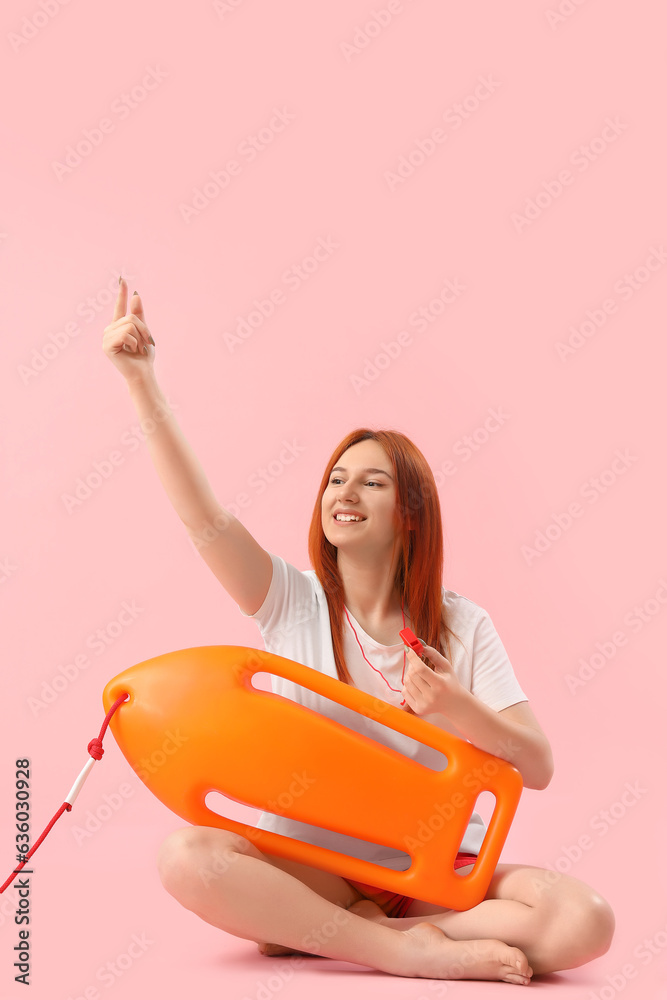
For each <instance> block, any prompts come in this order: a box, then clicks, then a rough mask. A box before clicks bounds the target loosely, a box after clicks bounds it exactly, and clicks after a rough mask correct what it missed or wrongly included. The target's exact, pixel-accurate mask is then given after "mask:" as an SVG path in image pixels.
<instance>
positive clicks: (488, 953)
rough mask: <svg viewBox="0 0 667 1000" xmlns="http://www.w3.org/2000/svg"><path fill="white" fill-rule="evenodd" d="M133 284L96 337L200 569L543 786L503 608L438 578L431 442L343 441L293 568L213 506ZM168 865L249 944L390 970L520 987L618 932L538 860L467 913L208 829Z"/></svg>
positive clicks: (207, 910)
mask: <svg viewBox="0 0 667 1000" xmlns="http://www.w3.org/2000/svg"><path fill="white" fill-rule="evenodd" d="M127 292H128V289H127V285H126V283H125V281H123V280H121V281H120V287H119V292H118V298H117V301H116V306H115V311H114V317H113V321H112V322H111V324H110V325H109V326H107V327H106V329H105V331H104V340H103V350H104V352H105V354H106V355H107V356H108V357H109V359H110V360H111V361H112V362H113V363H114V365H115V366H116V367H117V368H118V370H119V371H120V373H121V375H123V377H124V378H125V380H126V383H127V386H128V389H129V392H130V396H131V399H132V401H133V403H134V405H135V407H136V410H137V413H138V415H139V417H140V418H141V419H142V420H144V419H147V418H151V417H153V418H154V417H156V416H159V420H156V421H155V429H154V431H152V432H151V433H150V434H148V436H147V442H148V449H149V452H150V455H151V458H152V460H153V462H154V464H155V467H156V470H157V473H158V475H159V477H160V479H161V481H162V484H163V485H164V488H165V490H166V492H167V495H168V496H169V499H170V500H171V502H172V504H173V506H174V508H175V510H176V512H177V513H178V515H179V516H180V518H181V520H182V521H183V523H184V525H185V528H186V530H187V531H188V533H189V535H190V537H191V539H192V540H193V542H194V543H195V545H196V547H197V549H198V551H199V552H200V553H201V555H202V558H203V559H204V561H205V562H206V564H207V565H208V566H209V568H210V569H211V570H212V572H213V573H214V574H215V575H216V577H217V578H218V580H219V581H220V583H221V584H222V585H223V587H224V588H225V589H226V590H227V592H228V593H229V594H230V595H231V597H232V598H233V600H234V601H235V602H236V603H237V605H238V607H239V610H240V611H241V613H242V614H243V615H245V616H248V617H252V618H253V619H255V621H256V622H257V624H258V627H259V629H260V632H261V635H262V638H263V639H264V644H265V647H266V649H267V650H269V651H270V652H275V653H278V654H279V655H281V656H286V657H289V658H291V659H294V660H297V661H298V662H302V663H305V664H306V665H307V666H310V667H312V668H315V669H318V670H322V671H323V672H326V673H329V674H330V675H332V676H334V677H338V678H339V679H340V680H342V681H345V682H347V683H351V684H354V685H355V686H357V687H359V688H361V689H363V690H366V691H368V692H369V693H370V694H372V695H375V696H376V697H378V698H381V699H382V700H383V701H386V702H389V703H390V704H393V705H396V706H399V707H401V708H403V710H405V711H407V712H414V713H415V714H417V715H419V716H420V717H422V718H425V719H426V720H427V721H429V722H432V723H433V724H435V725H437V726H440V727H441V728H443V729H446V730H448V731H450V732H453V733H454V734H455V735H457V736H460V737H461V738H463V739H467V740H469V741H470V742H471V743H473V744H474V745H475V746H478V747H480V748H481V749H482V750H486V751H487V752H489V753H493V754H496V755H497V756H498V757H502V758H504V759H506V760H509V761H510V762H511V763H512V764H513V765H514V766H515V767H516V768H517V769H518V770H519V771H520V772H521V774H522V777H523V782H524V785H525V786H526V787H527V788H538V789H542V788H546V786H547V785H548V784H549V781H550V780H551V776H552V772H553V762H552V756H551V748H550V746H549V742H548V740H547V738H546V736H545V735H544V733H543V732H542V729H541V728H540V725H539V723H538V721H537V719H536V718H535V716H534V714H533V712H532V710H531V708H530V706H529V703H528V699H527V698H526V695H525V694H524V693H523V691H522V689H521V688H520V687H519V684H518V682H517V680H516V677H515V676H514V673H513V670H512V667H511V665H510V663H509V660H508V658H507V654H506V652H505V650H504V647H503V645H502V643H501V641H500V638H499V637H498V634H497V632H496V631H495V629H494V627H493V624H492V622H491V619H490V618H489V616H488V614H487V613H486V611H484V609H482V608H480V607H479V606H478V605H476V604H474V602H472V601H470V600H468V599H467V598H465V597H462V596H461V595H460V594H457V593H455V592H454V591H450V590H446V589H445V588H444V587H443V586H442V584H441V580H442V569H443V546H442V525H441V517H440V506H439V502H438V494H437V489H436V486H435V481H434V479H433V475H432V472H431V470H430V468H429V466H428V464H427V463H426V461H425V459H424V457H423V455H422V454H421V452H420V451H419V450H418V449H417V448H416V447H415V445H414V444H412V442H411V441H409V439H408V438H406V437H405V436H404V435H402V434H400V433H398V432H394V431H370V430H367V429H361V430H359V431H355V432H353V433H351V434H349V435H348V436H347V437H346V438H345V439H344V441H342V442H341V444H340V445H339V446H338V447H337V448H336V449H335V451H334V453H333V455H332V456H331V459H330V460H329V462H328V463H327V468H326V470H325V473H324V476H323V478H322V481H321V483H320V489H319V493H318V499H317V502H316V505H315V510H314V513H313V518H312V522H311V525H310V533H309V556H310V559H311V562H312V564H313V567H314V569H312V570H308V571H305V572H300V571H299V570H297V569H296V568H295V567H294V566H292V565H291V564H290V563H288V562H286V561H285V560H284V559H282V558H281V557H279V556H276V555H274V554H272V553H270V552H267V551H266V550H265V549H263V548H262V547H261V546H260V545H259V544H258V543H257V542H256V541H255V539H254V538H253V537H252V535H250V534H249V532H248V531H247V530H246V529H245V528H244V526H243V525H242V524H241V523H240V521H238V519H237V518H235V517H233V516H232V515H231V514H230V513H229V512H228V511H226V510H224V508H222V507H221V505H220V504H219V503H218V501H217V500H216V498H215V496H214V495H213V493H212V491H211V488H210V485H209V483H208V482H207V480H206V477H205V475H204V473H203V471H202V469H201V466H200V465H199V463H198V462H197V459H196V458H195V456H194V454H193V452H192V450H191V449H190V447H189V445H188V443H187V442H186V440H185V438H184V437H183V434H182V433H181V431H180V428H179V427H178V425H177V423H176V420H175V418H174V415H173V413H172V412H171V410H170V408H169V405H168V403H167V401H166V399H165V397H164V395H163V394H162V392H161V390H160V389H159V387H158V384H157V381H156V378H155V373H154V368H153V360H154V356H155V345H154V341H153V338H152V336H151V334H150V331H149V330H148V327H147V326H146V321H145V317H144V313H143V307H142V303H141V300H140V298H139V296H138V294H137V293H136V292H135V293H134V295H133V296H132V298H131V299H130V302H129V306H128V296H127ZM406 625H407V626H409V627H410V628H411V629H412V631H413V632H414V633H415V634H416V635H417V636H419V637H420V638H422V641H423V643H424V648H425V653H426V656H427V659H428V661H429V664H430V666H427V665H426V664H425V663H424V661H423V660H422V659H420V658H419V657H418V656H416V654H415V653H414V652H413V651H412V650H409V649H407V648H406V647H405V646H404V644H403V643H402V642H401V640H400V636H399V634H398V633H399V631H400V629H402V628H404V627H405V626H406ZM273 683H274V687H273V689H274V690H275V691H277V693H279V694H283V695H285V696H287V697H291V698H293V699H294V700H296V701H301V702H302V703H303V704H306V705H310V706H311V707H315V708H316V709H317V710H319V711H321V712H323V713H325V714H328V715H330V716H332V717H333V713H334V709H333V707H332V706H333V703H331V702H329V701H328V700H327V699H322V700H321V701H317V698H318V696H316V695H314V694H313V693H312V692H309V691H307V690H306V689H305V688H301V687H300V686H299V685H294V684H291V682H287V681H283V680H282V679H277V678H274V679H273ZM344 711H348V710H344ZM350 714H351V715H355V714H354V713H350ZM345 724H347V725H354V728H356V729H358V731H360V732H366V733H367V734H368V735H371V736H373V738H375V739H377V740H379V741H380V742H383V743H385V744H386V745H388V746H393V747H394V748H395V749H398V750H399V751H400V752H402V753H406V754H407V755H408V756H411V757H413V758H414V759H415V760H417V761H419V762H422V763H428V759H429V752H430V754H431V755H433V753H435V751H432V750H431V749H430V748H427V747H423V746H422V745H421V744H418V743H416V741H409V740H408V739H407V738H406V737H404V736H402V734H398V733H395V732H394V731H393V730H390V729H389V728H387V727H383V726H381V725H380V724H379V723H377V722H373V721H371V720H365V719H364V718H362V717H360V716H356V715H355V721H354V723H352V722H350V721H349V718H348V719H346V722H345ZM332 766H335V762H332ZM431 766H438V765H437V763H433V764H432V765H431ZM399 807H400V800H399ZM258 826H259V827H262V828H263V829H271V830H275V831H277V832H279V833H284V834H286V835H288V836H294V837H296V838H297V839H302V840H306V841H310V842H312V843H319V844H322V845H323V846H330V847H334V848H336V849H338V850H341V851H344V852H345V853H348V854H352V855H355V856H357V857H362V858H366V859H368V860H371V861H375V862H376V863H384V864H385V865H386V866H387V867H390V868H394V869H395V870H405V869H406V868H407V867H408V865H409V856H408V855H406V854H400V853H397V852H395V851H394V852H392V851H391V850H390V849H389V848H386V847H382V845H377V844H369V843H366V842H365V841H360V840H357V839H355V838H350V837H344V836H343V835H341V834H338V833H335V832H334V831H328V830H322V829H320V828H317V827H311V826H309V825H307V824H303V823H296V822H295V821H292V820H289V819H288V818H287V817H284V816H279V815H276V814H273V813H263V814H262V816H261V817H260V821H259V823H258ZM483 835H484V825H483V823H482V820H481V818H480V817H479V816H477V814H473V816H472V817H471V820H470V823H469V826H468V830H467V831H466V835H465V837H464V840H463V842H462V844H461V851H460V853H459V858H458V860H457V865H458V866H459V867H460V870H461V873H462V874H466V873H467V872H468V871H469V870H470V863H471V861H474V858H475V856H476V854H477V852H478V850H479V848H480V845H481V842H482V839H483ZM158 868H159V873H160V878H161V880H162V883H163V885H164V887H165V889H166V890H167V891H168V892H169V893H170V894H171V895H172V896H174V897H175V898H176V899H177V900H178V901H179V902H180V903H181V904H182V905H183V906H185V907H186V908H187V909H189V910H192V911H193V912H194V913H196V914H197V915H198V916H200V917H201V918H202V919H203V920H205V921H207V922H208V923H210V924H212V925H214V926H215V927H219V928H221V929H222V930H225V931H227V932H228V933H230V934H233V935H235V936H237V937H241V938H245V939H247V940H250V941H256V942H257V943H258V945H259V949H260V951H261V952H262V953H264V954H271V955H276V954H291V953H294V952H296V953H297V954H320V955H324V956H327V957H329V958H334V959H340V960H346V961H350V962H356V963H358V964H360V965H366V966H371V967H373V968H377V969H379V970H382V971H385V972H388V973H391V974H393V975H398V976H407V977H426V978H429V979H496V980H504V981H505V982H510V983H516V984H520V985H527V984H529V983H530V981H531V977H532V976H533V975H540V974H543V973H548V972H555V971H557V970H563V969H571V968H575V967H576V966H579V965H583V964H584V963H586V962H589V961H591V959H594V958H597V957H598V956H600V955H602V954H604V953H605V952H606V951H607V949H608V948H609V945H610V943H611V939H612V935H613V931H614V915H613V912H612V910H611V907H610V906H609V904H608V902H607V901H606V900H605V899H604V898H603V897H602V896H601V895H600V894H599V893H597V892H595V891H594V890H593V889H591V888H590V887H589V886H588V885H586V884H585V883H584V882H581V881H579V879H576V878H573V877H571V876H568V875H561V874H559V873H557V872H553V871H547V870H545V869H541V868H537V867H534V866H531V865H519V864H499V865H498V866H497V868H496V871H495V873H494V875H493V878H492V880H491V884H490V885H489V889H488V891H487V893H486V896H485V899H484V900H482V902H480V903H479V904H478V905H477V906H474V907H472V908H471V909H469V910H464V911H460V912H459V911H457V910H444V911H443V910H442V908H439V907H437V906H434V905H433V904H430V903H427V902H424V901H421V900H418V899H415V900H413V899H410V898H409V897H404V896H400V895H398V894H392V893H390V892H385V891H383V890H382V889H379V888H377V887H375V886H370V885H366V884H364V883H360V882H355V881H353V880H349V879H344V878H341V877H339V876H337V875H332V874H330V873H328V872H324V871H320V870H318V869H315V868H312V867H310V866H308V865H304V864H299V863H297V862H294V861H290V860H285V859H283V858H278V857H275V856H273V855H270V854H265V853H262V852H261V851H259V850H258V849H257V848H256V847H255V846H254V845H253V844H252V843H250V841H248V840H247V839H245V838H244V837H241V836H238V835H237V834H234V833H232V832H231V831H226V830H221V829H218V828H214V827H194V826H187V827H185V828H183V829H179V830H176V831H175V832H173V833H172V834H170V835H169V836H168V837H167V838H166V840H165V841H164V843H163V844H162V845H161V848H160V852H159V857H158Z"/></svg>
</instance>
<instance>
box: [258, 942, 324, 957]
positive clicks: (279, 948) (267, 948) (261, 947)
mask: <svg viewBox="0 0 667 1000" xmlns="http://www.w3.org/2000/svg"><path fill="white" fill-rule="evenodd" d="M257 951H259V952H260V953H261V954H262V955H270V956H271V957H273V956H274V955H308V957H309V958H310V957H311V956H313V952H312V951H297V950H296V948H290V947H288V946H287V945H283V944H269V943H268V942H265V941H260V942H259V943H258V945H257ZM315 957H316V958H321V957H322V956H321V955H315Z"/></svg>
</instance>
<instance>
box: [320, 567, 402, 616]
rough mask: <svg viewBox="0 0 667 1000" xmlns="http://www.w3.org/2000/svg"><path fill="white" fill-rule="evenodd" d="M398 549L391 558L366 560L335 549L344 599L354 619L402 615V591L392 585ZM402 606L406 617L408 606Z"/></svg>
mask: <svg viewBox="0 0 667 1000" xmlns="http://www.w3.org/2000/svg"><path fill="white" fill-rule="evenodd" d="M398 559H399V553H396V554H395V555H394V558H393V560H391V561H389V560H388V559H387V560H384V561H383V560H381V559H377V560H373V561H370V562H369V561H367V560H365V559H363V558H362V557H360V555H359V554H358V553H347V552H343V551H341V550H340V549H338V556H337V562H338V572H339V573H340V576H341V580H342V581H343V593H344V595H345V596H344V601H345V604H346V605H347V607H348V608H349V609H350V611H351V612H352V614H353V615H354V617H355V618H356V619H357V621H360V620H362V619H363V620H364V621H373V622H385V621H388V620H392V619H394V618H396V617H398V618H401V595H400V594H399V593H398V591H397V590H396V588H395V587H394V576H395V574H396V568H397V566H398ZM404 610H405V614H406V619H407V609H404Z"/></svg>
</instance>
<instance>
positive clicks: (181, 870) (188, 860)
mask: <svg viewBox="0 0 667 1000" xmlns="http://www.w3.org/2000/svg"><path fill="white" fill-rule="evenodd" d="M244 846H245V839H244V838H243V837H241V836H239V835H237V834H235V833H232V832H231V831H222V830H217V829H213V828H211V827H207V826H185V827H182V828H181V829H179V830H174V831H173V832H172V833H170V834H169V835H168V836H167V837H166V838H165V839H164V840H163V841H162V843H161V844H160V847H159V849H158V853H157V868H158V873H159V875H160V881H161V882H162V885H163V886H164V888H165V889H166V890H167V892H168V893H169V894H170V895H172V896H175V897H176V898H177V899H179V900H180V901H181V902H185V899H186V898H190V897H193V898H196V897H197V895H198V894H199V892H201V890H203V889H207V888H208V887H209V885H210V884H211V882H212V881H214V880H218V879H220V878H221V876H222V875H224V873H225V872H226V871H228V870H229V867H230V866H231V864H233V861H234V858H235V857H238V854H239V853H240V852H242V850H243V847H244Z"/></svg>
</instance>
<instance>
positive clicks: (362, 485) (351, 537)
mask: <svg viewBox="0 0 667 1000" xmlns="http://www.w3.org/2000/svg"><path fill="white" fill-rule="evenodd" d="M395 506H396V483H395V479H394V472H393V469H392V464H391V461H390V459H389V456H388V455H387V453H386V451H385V450H384V448H382V446H381V445H379V444H378V442H377V441H373V440H371V439H368V440H365V441H358V442H357V443H356V444H353V445H351V446H350V447H349V448H348V449H347V451H345V452H343V454H342V455H341V457H340V458H339V459H338V461H337V462H336V465H335V466H334V468H333V469H332V471H331V474H330V476H329V482H328V484H327V486H326V489H325V490H324V493H323V495H322V528H323V531H324V534H325V536H326V538H327V540H328V541H329V542H331V544H332V545H335V546H337V547H339V546H343V547H347V546H348V545H351V546H353V547H357V546H359V545H360V544H361V543H362V547H364V548H365V547H370V548H381V549H383V548H386V547H389V548H391V545H392V543H393V541H394V535H395V532H396V529H395V526H394V509H395ZM341 509H344V510H346V511H354V512H355V513H356V514H357V515H358V516H359V517H361V518H362V520H360V521H355V520H351V521H345V522H339V521H336V519H335V518H334V513H335V512H336V511H338V510H341Z"/></svg>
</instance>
